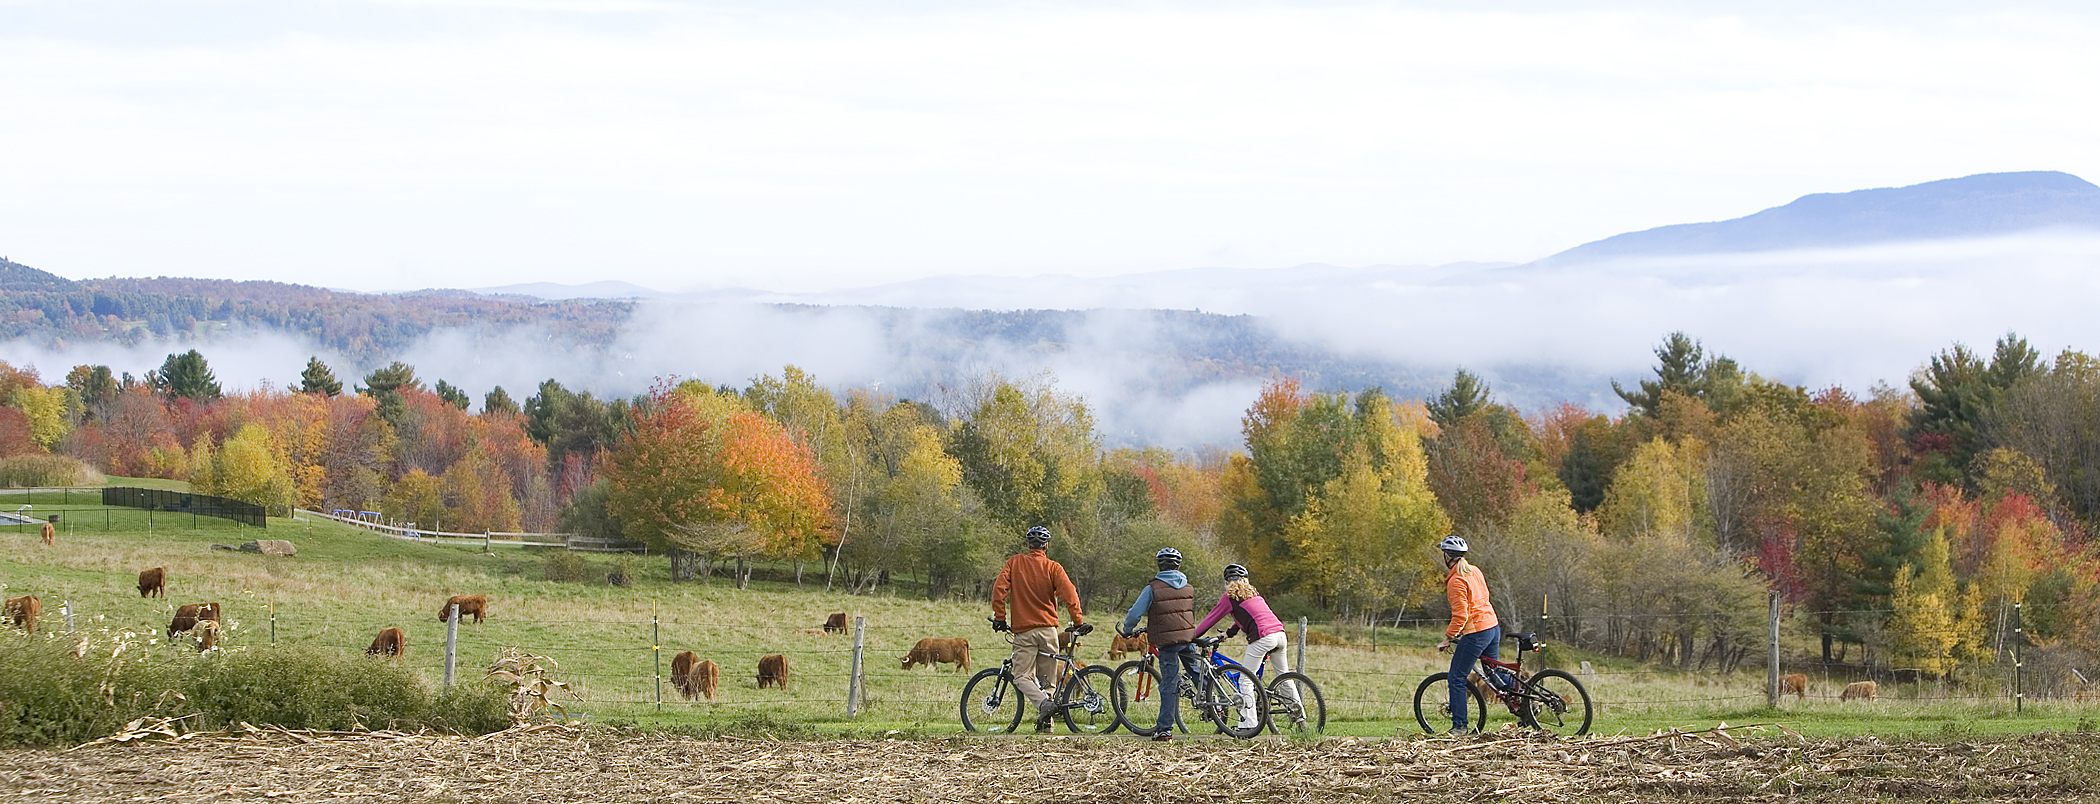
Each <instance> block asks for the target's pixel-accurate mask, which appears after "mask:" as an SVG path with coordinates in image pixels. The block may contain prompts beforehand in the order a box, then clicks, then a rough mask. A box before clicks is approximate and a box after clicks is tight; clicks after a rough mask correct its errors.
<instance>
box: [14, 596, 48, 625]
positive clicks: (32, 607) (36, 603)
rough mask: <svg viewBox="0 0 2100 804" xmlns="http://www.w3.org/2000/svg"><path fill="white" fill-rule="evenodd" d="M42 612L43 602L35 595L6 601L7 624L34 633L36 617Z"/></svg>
mask: <svg viewBox="0 0 2100 804" xmlns="http://www.w3.org/2000/svg"><path fill="white" fill-rule="evenodd" d="M43 611H44V602H43V601H41V600H38V599H36V595H23V596H21V597H11V598H8V599H7V621H8V623H9V624H11V625H14V626H16V627H18V628H21V629H22V630H24V631H28V632H30V633H32V634H34V633H36V616H37V615H38V614H42V613H43Z"/></svg>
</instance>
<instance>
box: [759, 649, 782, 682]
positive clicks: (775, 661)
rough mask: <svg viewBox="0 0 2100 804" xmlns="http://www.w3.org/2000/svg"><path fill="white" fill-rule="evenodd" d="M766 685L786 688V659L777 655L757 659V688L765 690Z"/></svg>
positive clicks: (767, 655)
mask: <svg viewBox="0 0 2100 804" xmlns="http://www.w3.org/2000/svg"><path fill="white" fill-rule="evenodd" d="M768 684H771V685H773V686H777V687H779V688H781V689H783V690H784V689H787V688H788V657H786V656H782V655H780V654H778V653H768V654H766V655H764V656H760V657H758V688H759V689H765V688H766V685H768Z"/></svg>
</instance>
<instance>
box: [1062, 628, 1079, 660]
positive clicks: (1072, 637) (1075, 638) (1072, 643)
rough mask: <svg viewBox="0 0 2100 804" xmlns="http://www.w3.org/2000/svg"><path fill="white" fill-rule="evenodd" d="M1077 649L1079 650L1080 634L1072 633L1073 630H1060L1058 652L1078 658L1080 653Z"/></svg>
mask: <svg viewBox="0 0 2100 804" xmlns="http://www.w3.org/2000/svg"><path fill="white" fill-rule="evenodd" d="M1077 650H1079V635H1078V634H1075V633H1072V632H1070V631H1059V632H1057V652H1058V653H1062V654H1064V655H1066V656H1071V657H1074V658H1077V657H1078V655H1079V654H1078V653H1076V651H1077Z"/></svg>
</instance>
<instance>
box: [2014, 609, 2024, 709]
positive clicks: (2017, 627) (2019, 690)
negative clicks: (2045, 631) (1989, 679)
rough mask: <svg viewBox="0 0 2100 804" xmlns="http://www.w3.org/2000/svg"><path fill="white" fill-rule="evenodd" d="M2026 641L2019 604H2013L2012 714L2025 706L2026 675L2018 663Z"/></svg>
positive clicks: (2022, 666)
mask: <svg viewBox="0 0 2100 804" xmlns="http://www.w3.org/2000/svg"><path fill="white" fill-rule="evenodd" d="M2026 641H2027V634H2026V624H2025V623H2022V622H2021V621H2020V604H2018V603H2014V604H2013V712H2015V713H2017V712H2020V711H2023V710H2024V708H2025V707H2026V704H2027V683H2026V682H2027V673H2026V668H2025V666H2024V665H2022V664H2021V662H2020V643H2022V642H2026Z"/></svg>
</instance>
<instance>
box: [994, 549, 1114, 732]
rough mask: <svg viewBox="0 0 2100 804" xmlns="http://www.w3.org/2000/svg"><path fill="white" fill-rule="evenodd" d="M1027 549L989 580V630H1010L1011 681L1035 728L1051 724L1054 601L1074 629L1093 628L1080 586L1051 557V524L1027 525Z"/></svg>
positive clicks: (1044, 728)
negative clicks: (1009, 607) (1010, 601)
mask: <svg viewBox="0 0 2100 804" xmlns="http://www.w3.org/2000/svg"><path fill="white" fill-rule="evenodd" d="M1027 540H1028V551H1027V552H1024V553H1021V554H1019V555H1016V556H1014V557H1012V558H1009V559H1007V560H1006V566H1004V567H1001V568H1000V569H999V580H997V581H994V582H993V583H992V630H994V631H1012V632H1013V645H1014V656H1013V660H1014V662H1013V666H1014V686H1016V687H1019V688H1021V695H1022V697H1025V698H1027V699H1028V701H1029V702H1030V703H1033V704H1035V711H1036V720H1035V730H1036V731H1039V732H1042V731H1049V730H1050V715H1051V712H1050V690H1052V689H1054V688H1055V687H1056V685H1057V660H1056V659H1053V658H1051V657H1050V656H1048V655H1046V654H1055V653H1057V604H1058V602H1059V601H1063V602H1064V604H1065V610H1066V611H1067V612H1070V613H1071V615H1072V628H1073V631H1074V633H1077V634H1079V635H1080V636H1085V635H1087V634H1088V633H1090V632H1092V631H1093V630H1094V627H1093V626H1091V625H1087V624H1086V623H1085V622H1084V620H1085V615H1084V614H1082V613H1081V612H1080V610H1079V590H1078V589H1076V588H1074V587H1073V586H1072V578H1071V577H1070V576H1068V575H1066V574H1065V568H1064V565H1062V564H1059V563H1057V562H1055V561H1051V560H1050V556H1049V554H1048V553H1047V552H1045V551H1046V550H1047V549H1048V548H1049V546H1050V529H1049V528H1045V527H1042V526H1037V527H1033V528H1029V529H1028V537H1027ZM1009 595H1011V596H1012V597H1013V621H1012V622H1011V623H1009V622H1007V616H1006V615H1007V609H1006V599H1007V597H1008V596H1009Z"/></svg>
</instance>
